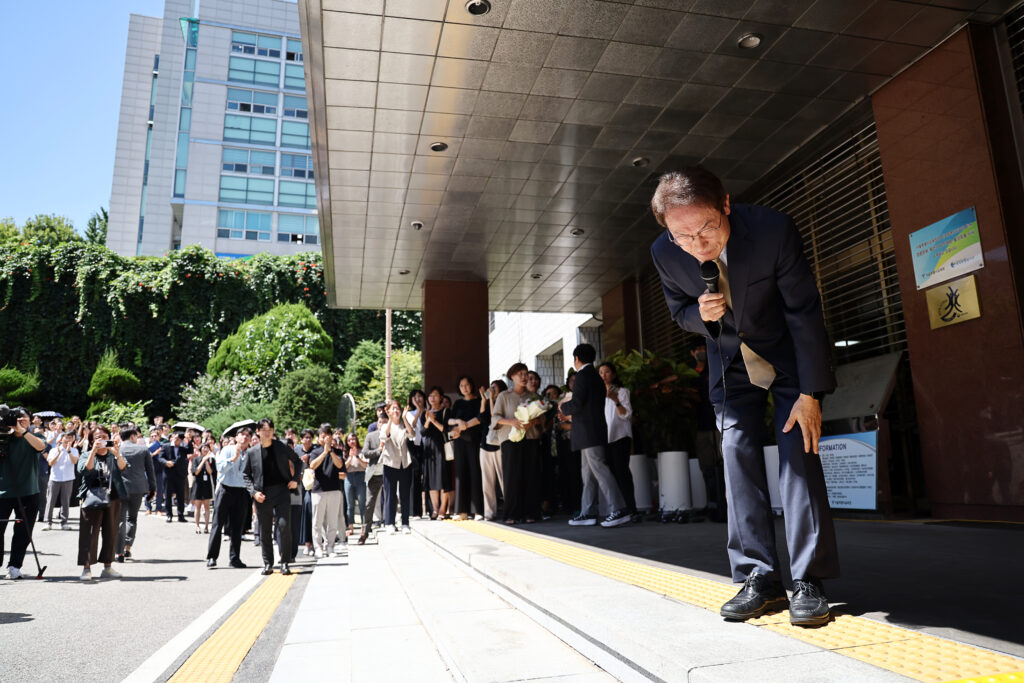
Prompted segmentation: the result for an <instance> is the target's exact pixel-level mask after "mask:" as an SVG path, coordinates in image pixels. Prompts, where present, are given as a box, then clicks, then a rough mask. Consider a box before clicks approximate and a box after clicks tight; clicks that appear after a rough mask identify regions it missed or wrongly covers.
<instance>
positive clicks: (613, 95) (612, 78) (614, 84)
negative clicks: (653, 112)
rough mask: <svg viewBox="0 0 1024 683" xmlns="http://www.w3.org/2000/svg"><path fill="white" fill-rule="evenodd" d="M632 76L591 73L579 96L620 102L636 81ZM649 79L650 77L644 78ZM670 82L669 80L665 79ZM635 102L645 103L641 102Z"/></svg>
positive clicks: (586, 98)
mask: <svg viewBox="0 0 1024 683" xmlns="http://www.w3.org/2000/svg"><path fill="white" fill-rule="evenodd" d="M636 80H637V79H636V78H635V77H634V76H621V75H618V74H605V73H592V74H590V78H588V79H587V82H586V83H585V84H584V86H583V90H581V91H580V94H579V96H580V97H581V98H583V99H585V100H602V101H605V102H621V101H622V100H623V98H624V97H625V96H626V94H627V93H628V92H629V91H630V90H631V89H632V88H633V84H634V83H636ZM646 80H651V79H646ZM667 82H669V83H671V81H667ZM637 104H647V103H646V102H641V103H637Z"/></svg>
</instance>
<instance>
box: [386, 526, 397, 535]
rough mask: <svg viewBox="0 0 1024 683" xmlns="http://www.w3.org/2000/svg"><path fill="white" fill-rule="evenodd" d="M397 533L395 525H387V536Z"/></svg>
mask: <svg viewBox="0 0 1024 683" xmlns="http://www.w3.org/2000/svg"><path fill="white" fill-rule="evenodd" d="M397 533H398V527H397V526H389V527H388V536H394V535H395V534H397Z"/></svg>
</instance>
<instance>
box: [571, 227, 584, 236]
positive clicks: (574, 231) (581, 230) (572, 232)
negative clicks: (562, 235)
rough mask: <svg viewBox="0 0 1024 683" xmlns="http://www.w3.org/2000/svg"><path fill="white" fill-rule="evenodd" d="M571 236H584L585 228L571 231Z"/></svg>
mask: <svg viewBox="0 0 1024 683" xmlns="http://www.w3.org/2000/svg"><path fill="white" fill-rule="evenodd" d="M569 234H570V235H572V236H573V237H579V236H580V235H582V234H583V228H573V229H572V230H570V231H569Z"/></svg>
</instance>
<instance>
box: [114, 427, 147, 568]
mask: <svg viewBox="0 0 1024 683" xmlns="http://www.w3.org/2000/svg"><path fill="white" fill-rule="evenodd" d="M120 436H121V443H120V446H119V451H120V453H121V457H122V458H124V460H125V462H127V463H128V468H127V469H125V470H124V473H123V478H124V487H125V491H126V492H127V495H126V496H125V498H124V499H123V500H122V501H121V515H120V524H118V532H117V561H118V562H124V561H125V558H131V556H132V546H133V545H134V544H135V535H136V533H138V529H139V508H140V507H142V499H143V498H145V497H146V494H151V493H153V491H154V490H155V489H156V473H155V470H154V468H153V458H152V456H151V455H150V454H149V450H148V449H147V448H146V445H145V444H144V443H142V441H141V439H140V438H139V430H138V429H136V428H135V427H126V428H125V429H122V430H121V434H120Z"/></svg>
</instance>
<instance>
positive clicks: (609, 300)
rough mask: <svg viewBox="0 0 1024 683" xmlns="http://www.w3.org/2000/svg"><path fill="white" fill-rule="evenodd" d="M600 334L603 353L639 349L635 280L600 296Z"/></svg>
mask: <svg viewBox="0 0 1024 683" xmlns="http://www.w3.org/2000/svg"><path fill="white" fill-rule="evenodd" d="M601 318H602V320H603V322H602V323H601V333H602V338H603V340H604V353H605V355H606V356H610V355H612V354H613V353H615V352H616V351H632V350H633V349H639V348H640V315H639V312H638V310H637V300H636V280H635V279H633V278H629V279H628V280H624V281H623V282H622V283H620V284H619V285H617V286H615V287H613V288H612V289H609V290H608V291H607V292H605V293H604V294H603V295H602V296H601Z"/></svg>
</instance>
